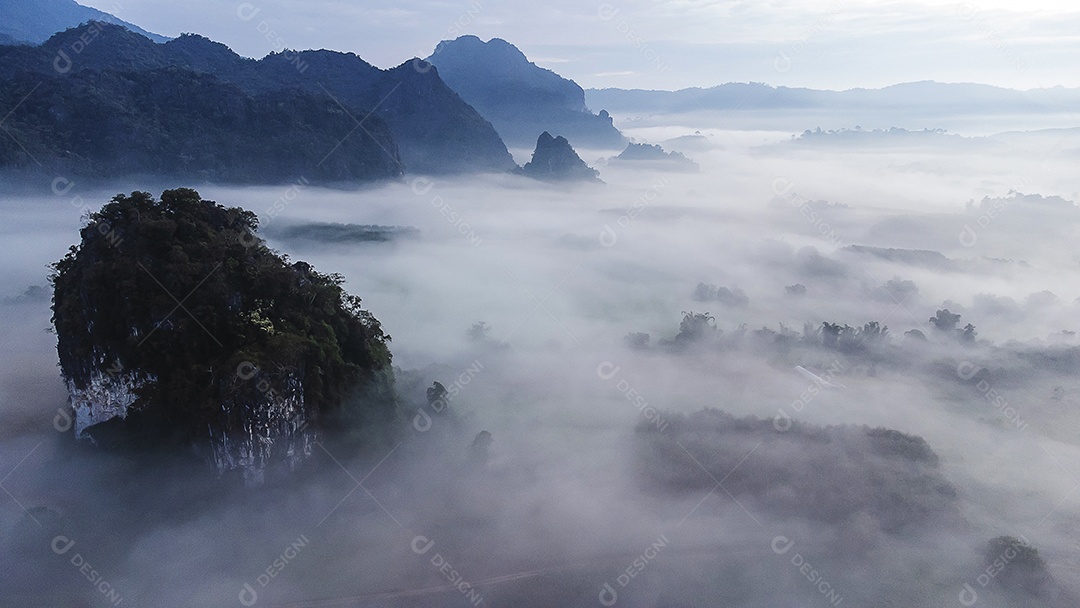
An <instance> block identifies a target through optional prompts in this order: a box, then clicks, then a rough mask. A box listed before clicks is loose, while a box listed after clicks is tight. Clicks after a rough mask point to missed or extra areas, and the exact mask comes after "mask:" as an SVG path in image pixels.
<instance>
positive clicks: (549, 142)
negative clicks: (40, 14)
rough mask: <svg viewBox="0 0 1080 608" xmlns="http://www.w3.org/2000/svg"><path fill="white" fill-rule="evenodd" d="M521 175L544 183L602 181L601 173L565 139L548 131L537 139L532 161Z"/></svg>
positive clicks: (522, 169)
mask: <svg viewBox="0 0 1080 608" xmlns="http://www.w3.org/2000/svg"><path fill="white" fill-rule="evenodd" d="M519 173H521V174H522V175H526V176H528V177H531V178H534V179H540V180H544V181H590V182H599V181H600V177H599V172H598V171H597V170H596V169H593V168H592V167H590V166H589V165H587V164H585V161H583V160H581V157H580V156H578V154H577V152H575V151H574V147H573V146H571V145H570V142H569V141H568V140H567V139H566V138H565V137H563V136H562V135H559V136H558V137H552V135H551V133H548V132H547V131H544V132H543V133H541V134H540V137H538V138H537V139H536V150H535V151H534V152H533V155H532V160H531V161H529V162H528V163H526V164H525V166H524V167H522V168H521V169H520V171H519Z"/></svg>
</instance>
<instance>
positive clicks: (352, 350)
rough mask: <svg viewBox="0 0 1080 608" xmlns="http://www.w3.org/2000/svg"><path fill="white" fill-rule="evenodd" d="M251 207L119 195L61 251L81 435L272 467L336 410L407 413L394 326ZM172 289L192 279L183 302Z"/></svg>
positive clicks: (225, 465)
mask: <svg viewBox="0 0 1080 608" xmlns="http://www.w3.org/2000/svg"><path fill="white" fill-rule="evenodd" d="M257 228H258V218H257V217H256V216H255V214H254V213H251V212H250V211H246V210H244V209H241V208H235V207H234V208H226V207H224V206H222V205H219V204H217V203H215V202H214V201H207V200H203V199H202V198H201V197H200V196H199V193H198V192H196V191H194V190H191V189H187V188H180V189H176V190H166V191H165V192H163V193H162V195H161V199H160V200H155V199H154V198H153V197H151V195H150V194H149V193H146V192H133V193H132V194H131V195H130V196H125V195H122V194H120V195H117V196H115V197H114V198H113V199H112V201H111V202H109V203H108V204H106V205H105V206H104V207H102V209H101V210H100V211H98V212H95V213H93V214H92V215H91V216H90V218H89V222H88V223H87V225H86V226H85V227H83V228H82V230H81V236H82V239H81V242H80V243H79V245H78V246H77V247H72V248H71V250H70V251H69V252H68V254H67V255H66V256H65V257H64V258H63V259H62V260H60V261H59V262H57V263H56V264H55V265H54V268H55V271H56V272H55V275H54V277H53V285H54V291H53V307H52V309H53V324H54V327H55V329H56V336H57V352H58V355H59V360H60V370H61V375H62V376H63V379H64V381H65V383H66V384H67V386H68V391H69V393H70V399H71V407H72V409H73V410H74V419H75V425H74V426H75V433H76V436H77V437H90V438H91V439H93V441H94V442H95V443H97V444H98V445H99V446H102V447H109V448H127V449H135V450H137V451H138V452H141V453H146V452H151V451H153V450H157V449H162V448H174V449H176V451H178V452H186V451H188V450H189V449H191V448H194V449H195V451H196V452H200V453H202V455H203V457H204V458H205V459H206V460H207V461H208V462H209V463H210V464H211V465H213V466H214V467H215V468H216V469H217V470H218V471H219V472H225V471H230V470H240V471H242V472H243V473H244V475H245V478H246V479H248V480H250V481H255V482H257V481H260V479H261V477H262V475H263V473H264V472H265V470H266V468H267V467H268V466H270V465H271V464H275V463H283V464H286V465H289V466H294V465H296V464H297V463H298V462H299V461H301V460H303V459H305V458H306V457H308V456H310V455H311V454H312V452H313V448H314V446H313V444H314V442H315V441H317V438H318V433H319V432H321V431H325V430H328V429H329V428H331V427H332V426H333V425H336V424H348V423H353V424H356V423H359V424H365V423H377V422H379V421H386V420H388V419H389V418H390V417H391V416H392V415H393V407H394V401H393V398H392V395H391V391H392V377H393V372H392V371H391V367H390V362H391V354H390V351H389V348H388V342H389V340H390V337H389V336H387V335H385V334H384V333H383V331H382V329H381V327H380V324H379V322H378V320H377V319H375V317H374V316H372V315H371V314H370V313H369V312H367V311H365V310H363V309H362V308H361V303H360V298H358V297H355V296H352V295H350V294H348V293H346V292H345V291H344V290H342V288H341V283H342V281H343V279H342V278H341V277H339V276H336V275H327V274H321V273H319V272H317V271H315V269H314V268H312V267H311V266H310V265H309V264H307V263H305V262H290V261H289V260H287V259H285V258H283V257H282V256H280V255H278V254H277V253H276V252H274V251H271V250H270V249H268V248H267V247H266V246H265V243H264V242H263V240H262V239H261V238H259V237H258V236H257V235H256V233H255V231H256V230H257ZM172 293H185V294H190V295H189V296H188V298H186V299H185V302H184V306H183V307H182V308H183V310H178V308H181V307H177V305H176V301H175V300H173V299H172V297H171V295H170V294H172Z"/></svg>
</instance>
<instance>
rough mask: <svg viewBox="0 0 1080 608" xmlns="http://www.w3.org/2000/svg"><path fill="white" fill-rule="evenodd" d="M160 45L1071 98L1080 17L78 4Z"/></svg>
mask: <svg viewBox="0 0 1080 608" xmlns="http://www.w3.org/2000/svg"><path fill="white" fill-rule="evenodd" d="M82 4H86V5H88V6H93V7H95V8H98V9H101V10H104V11H106V12H110V13H112V14H114V15H116V16H117V17H120V18H121V19H124V20H127V21H130V22H132V23H135V24H136V25H139V26H141V27H143V28H145V29H148V30H150V31H154V32H157V33H160V34H163V35H166V36H176V35H179V34H180V33H183V32H195V33H199V34H202V35H204V36H207V37H209V38H212V39H214V40H217V41H220V42H223V43H225V44H227V45H229V46H230V47H232V48H233V50H235V51H237V52H238V53H240V54H242V55H246V56H251V57H262V56H264V55H266V54H267V53H269V52H271V51H278V50H281V49H283V48H295V49H309V48H328V49H333V50H339V51H347V52H354V53H356V54H358V55H360V56H361V57H363V58H364V59H365V60H367V61H369V62H370V63H373V64H375V65H377V66H379V67H384V68H386V67H392V66H395V65H398V64H400V63H402V62H404V61H406V60H408V59H410V58H412V57H414V56H419V57H426V56H428V55H429V54H430V53H431V52H432V51H433V50H434V48H435V45H436V44H437V43H438V42H439V41H440V40H444V39H451V38H456V37H457V36H460V35H464V34H473V35H477V36H480V37H481V38H483V39H485V40H487V39H489V38H493V37H498V38H503V39H506V40H508V41H510V42H512V43H514V44H515V45H517V46H518V47H519V48H520V49H521V50H522V51H523V52H525V54H526V55H527V56H528V57H529V58H530V59H531V60H533V61H534V62H535V63H537V64H538V65H541V66H543V67H546V68H549V69H552V70H555V71H557V72H558V73H560V74H562V75H563V76H566V77H568V78H572V79H574V80H575V81H577V82H578V83H579V84H580V85H582V86H583V87H585V88H604V87H619V88H643V89H667V90H673V89H679V88H685V87H694V86H700V87H707V86H713V85H716V84H721V83H724V82H746V81H753V82H764V83H767V84H771V85H777V86H780V85H783V86H803V87H811V88H823V89H837V90H842V89H848V88H855V87H868V88H875V87H882V86H888V85H890V84H896V83H899V82H912V81H920V80H937V81H942V82H978V83H985V84H993V85H998V86H1004V87H1010V88H1018V89H1030V88H1044V87H1053V86H1066V87H1077V86H1080V73H1078V72H1077V71H1076V70H1075V69H1074V66H1076V65H1077V64H1080V44H1078V42H1080V40H1078V38H1080V5H1077V4H1076V3H1074V2H1066V1H1053V0H1041V1H1040V0H1030V1H1025V2H1010V1H1005V0H975V1H974V2H955V1H951V0H897V1H884V2H881V1H869V0H801V1H798V2H796V1H791V0H754V1H747V0H729V1H724V2H708V1H702V0H667V1H646V0H615V1H612V2H594V1H591V0H588V1H585V2H580V1H578V0H550V1H545V2H535V1H533V0H503V1H499V2H496V1H493V0H408V1H403V2H395V3H390V4H387V3H381V2H371V1H366V0H363V1H347V0H303V1H301V0H254V1H252V2H239V1H235V0H192V1H189V2H175V1H173V0H84V1H83V2H82Z"/></svg>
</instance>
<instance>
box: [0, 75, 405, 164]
mask: <svg viewBox="0 0 1080 608" xmlns="http://www.w3.org/2000/svg"><path fill="white" fill-rule="evenodd" d="M28 94H29V95H31V96H32V97H33V102H32V103H31V102H29V101H28V102H26V103H22V104H19V103H18V102H19V99H21V98H22V97H25V96H26V95H28ZM0 103H3V104H4V107H9V108H10V107H15V108H16V109H15V110H14V111H13V112H12V114H11V115H10V116H9V117H8V119H7V121H6V122H5V130H7V131H8V133H9V135H11V137H4V138H2V140H0V166H2V167H7V168H9V169H21V170H26V171H34V170H40V169H44V170H46V171H50V172H54V173H60V174H64V175H72V176H75V175H77V176H80V177H84V178H110V177H125V176H132V175H153V176H162V177H178V178H185V179H198V180H209V181H215V182H232V183H255V182H259V183H275V182H283V181H293V180H297V179H300V178H304V179H307V180H311V181H314V182H330V181H356V180H361V181H362V180H372V179H385V178H392V177H396V176H398V175H400V174H401V169H400V161H399V160H398V159H396V158H395V155H396V148H395V144H394V141H393V137H392V136H391V135H390V130H389V128H388V127H387V125H386V124H385V123H383V122H382V121H381V120H378V119H372V120H371V121H370V123H369V124H368V125H367V128H368V130H369V132H370V134H371V135H370V137H364V138H358V137H356V138H353V137H350V138H347V139H345V140H344V141H342V143H341V145H340V146H338V147H337V148H334V145H335V143H336V142H338V141H339V140H341V139H342V137H343V136H344V134H346V133H348V132H349V131H350V129H352V128H353V123H352V121H351V119H349V117H348V116H347V115H346V114H345V113H344V112H342V111H341V109H340V107H338V105H337V104H336V103H335V102H334V101H333V100H332V99H331V98H330V97H329V96H328V95H325V94H323V95H315V94H311V93H306V92H303V91H297V90H289V91H279V92H276V93H274V94H272V95H267V94H263V95H254V96H253V95H249V94H247V93H245V92H244V91H242V90H241V89H240V88H239V87H237V86H236V85H232V84H228V83H224V82H221V81H220V80H218V79H217V78H216V77H214V76H211V75H208V74H198V73H196V72H192V71H190V70H183V69H179V68H160V69H153V70H143V71H139V72H116V71H111V70H107V71H102V72H98V71H81V72H76V73H74V74H71V75H70V76H66V77H58V78H47V79H44V80H39V79H38V78H36V76H35V75H32V74H24V75H22V76H19V77H16V78H13V79H8V80H7V81H6V82H5V86H4V88H3V89H2V90H0ZM17 104H18V105H17Z"/></svg>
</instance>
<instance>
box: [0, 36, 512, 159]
mask: <svg viewBox="0 0 1080 608" xmlns="http://www.w3.org/2000/svg"><path fill="white" fill-rule="evenodd" d="M85 36H93V37H94V40H93V43H92V44H86V45H84V47H83V48H81V52H79V53H74V52H71V53H65V54H61V53H62V52H64V51H65V49H71V48H72V47H73V45H75V44H76V43H77V42H78V41H79V40H80V38H81V37H85ZM58 62H59V63H60V65H59V66H58V65H57V63H58ZM166 68H168V69H173V70H182V71H188V72H196V73H201V74H203V75H206V76H210V77H212V78H215V79H217V80H219V81H221V82H222V83H224V84H228V85H231V86H234V87H237V88H238V89H239V90H240V91H241V92H243V93H244V94H245V95H248V96H251V97H254V98H257V99H267V100H273V99H274V97H275V96H281V97H282V99H283V100H284V99H287V98H291V96H293V95H295V94H296V93H297V92H299V93H303V94H305V95H307V96H315V97H317V98H324V99H329V100H330V101H332V102H333V104H334V105H335V106H337V110H336V111H338V112H340V113H341V115H342V117H343V118H344V119H345V121H346V123H347V124H345V125H344V127H345V128H343V129H341V130H340V131H339V132H337V133H336V134H335V135H334V136H331V137H327V138H326V139H325V140H324V143H325V150H324V151H323V154H324V155H325V154H328V153H330V152H331V151H332V150H333V149H334V147H335V145H336V144H337V143H338V142H348V141H350V140H360V141H362V142H365V145H377V146H381V147H382V148H384V151H385V153H386V155H387V157H388V158H392V159H395V160H397V159H398V158H399V155H400V163H399V164H398V171H399V172H400V171H402V170H405V169H407V170H409V171H413V172H421V173H459V172H471V171H509V170H511V169H513V168H514V166H515V165H514V162H513V159H512V158H511V156H510V153H509V152H508V151H507V149H506V146H505V144H503V142H502V140H501V139H500V138H499V135H498V133H496V131H495V129H494V128H493V127H492V126H491V124H490V123H488V122H487V121H486V120H484V119H483V118H482V117H481V116H480V114H478V113H477V112H476V110H474V109H473V108H472V107H470V106H469V105H468V104H467V103H465V102H464V101H463V100H462V99H461V98H460V97H459V96H458V95H457V94H456V93H454V91H452V90H451V89H450V88H449V87H448V86H446V84H445V83H444V82H443V81H442V80H441V79H440V78H439V74H438V71H437V70H435V69H434V68H432V67H431V66H430V65H428V64H426V63H424V62H421V61H420V60H411V61H409V62H406V63H404V64H402V65H400V66H398V67H396V68H393V69H390V70H381V69H379V68H376V67H375V66H372V65H371V64H369V63H367V62H365V61H364V60H363V59H361V58H359V57H357V56H356V55H354V54H352V53H339V52H334V51H325V50H319V51H303V52H296V51H285V52H282V53H272V54H270V55H267V56H266V57H264V58H263V59H260V60H254V59H247V58H244V57H241V56H240V55H237V54H236V53H234V52H233V51H232V50H230V49H229V48H228V47H226V46H225V45H223V44H220V43H217V42H213V41H211V40H209V39H207V38H204V37H202V36H198V35H192V34H186V35H183V36H180V37H179V38H176V39H174V40H170V41H169V42H167V43H165V44H156V43H154V42H152V41H150V40H149V39H147V38H146V37H144V36H141V35H138V34H135V33H132V32H130V31H128V30H126V29H124V28H122V27H119V26H115V25H109V24H103V23H98V22H93V23H89V24H86V25H84V26H80V27H79V28H73V29H71V30H67V31H64V32H61V33H60V34H57V35H55V36H53V37H52V38H50V39H49V40H48V41H46V42H45V43H44V44H42V45H41V46H37V47H13V46H7V47H0V79H12V78H15V77H16V75H17V74H20V73H34V74H35V75H36V77H37V78H39V79H40V78H42V77H45V78H46V79H52V80H57V79H63V78H65V77H67V76H70V75H74V74H79V73H80V72H83V71H99V72H100V71H112V72H117V73H119V74H129V73H133V72H144V71H148V70H161V69H166ZM174 73H178V72H174ZM56 86H66V85H63V84H62V83H58V84H57V85H56ZM35 95H36V93H35ZM27 103H29V104H33V103H36V98H34V97H33V96H31V99H30V100H29V101H28V102H27ZM12 105H14V104H12ZM47 124H48V123H47ZM384 124H385V125H386V126H387V127H388V129H389V132H390V134H391V135H392V138H393V142H394V145H393V146H392V145H388V144H386V142H385V141H384V138H383V136H382V132H381V129H382V125H384ZM395 146H396V149H395ZM271 150H272V149H268V150H267V153H269V152H270V151H271ZM278 152H280V151H278ZM335 154H336V152H335ZM314 170H315V169H314V168H312V171H314Z"/></svg>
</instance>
